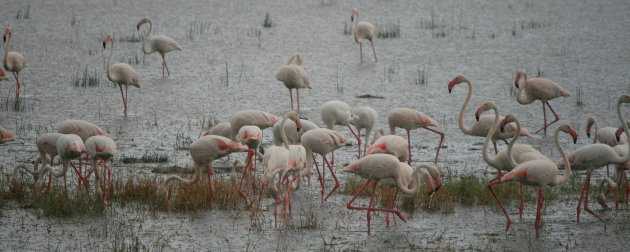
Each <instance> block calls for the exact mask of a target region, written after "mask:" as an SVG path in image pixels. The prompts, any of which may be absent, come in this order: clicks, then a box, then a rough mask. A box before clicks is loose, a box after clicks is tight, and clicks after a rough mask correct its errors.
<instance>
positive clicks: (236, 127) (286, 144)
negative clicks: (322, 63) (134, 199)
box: [0, 9, 630, 236]
mask: <svg viewBox="0 0 630 252" xmlns="http://www.w3.org/2000/svg"><path fill="white" fill-rule="evenodd" d="M351 18H352V21H353V22H354V28H353V33H354V39H355V41H356V42H357V43H358V44H359V49H360V55H361V56H360V59H361V61H363V52H362V51H363V50H362V41H363V40H368V41H369V42H370V44H371V46H372V50H373V53H374V60H375V61H376V60H377V58H376V51H375V49H374V44H373V40H374V38H375V37H376V34H377V30H376V28H375V27H374V25H372V24H371V23H368V22H359V21H358V18H359V12H358V11H357V10H356V9H353V10H352V16H351ZM146 23H148V24H149V28H148V30H147V31H146V33H145V34H144V40H143V42H142V51H143V52H144V53H146V54H149V53H153V52H158V53H159V54H160V55H161V57H162V75H163V76H165V75H170V71H169V69H168V66H167V64H166V58H165V55H166V53H167V52H170V51H173V50H181V49H182V48H181V46H179V44H178V43H177V42H176V41H175V40H174V39H172V38H170V37H167V36H164V35H157V36H149V34H150V32H151V29H152V23H151V21H150V20H149V19H146V18H143V19H142V20H141V21H140V22H139V23H138V24H137V26H136V27H137V29H138V30H139V29H140V27H141V26H142V25H143V24H146ZM11 37H12V30H11V28H6V29H5V30H4V34H3V41H4V43H5V47H4V49H5V52H4V58H3V66H4V69H5V70H6V71H8V72H11V73H13V76H14V78H15V81H16V97H19V93H20V81H19V73H20V71H21V70H22V69H24V68H25V67H26V66H27V64H26V60H25V58H24V57H23V56H22V54H20V53H18V52H14V51H10V48H11V47H10V45H11V44H10V43H11ZM114 41H115V40H114V39H113V37H112V35H111V34H108V35H106V36H105V37H104V39H103V47H104V48H105V47H106V46H107V44H111V49H110V53H109V56H108V59H107V63H106V65H105V68H106V74H107V78H108V79H109V80H110V81H111V82H113V83H115V84H118V85H119V88H120V92H121V96H122V100H123V107H124V115H125V116H126V115H127V109H128V106H127V104H128V103H127V88H128V86H130V85H131V86H135V87H138V88H139V87H140V84H139V83H140V78H139V75H138V73H137V72H136V71H135V70H134V69H133V68H132V67H131V66H130V65H128V64H125V63H116V64H111V59H112V56H113V54H114ZM301 64H302V58H301V57H300V56H299V55H297V54H296V55H293V57H291V58H290V60H289V61H288V62H287V63H286V64H285V65H283V66H281V67H280V69H279V70H278V71H277V72H276V73H275V77H276V79H277V80H278V81H280V82H282V83H283V84H284V85H285V86H286V87H287V88H288V89H289V94H290V101H291V110H290V111H289V112H287V113H286V114H285V115H284V116H282V117H279V116H276V115H273V114H270V113H267V112H264V111H259V110H244V111H240V112H237V113H235V114H234V115H233V116H232V118H231V120H230V121H229V122H223V123H220V124H217V125H215V126H214V127H212V128H210V129H209V130H208V131H207V132H206V133H205V134H204V135H203V136H201V137H199V139H197V140H196V141H194V142H193V143H192V144H190V146H189V151H190V156H191V158H192V160H193V166H194V170H195V173H194V175H193V177H192V178H191V179H185V178H182V177H180V176H177V175H171V176H168V177H167V178H165V179H164V180H163V181H162V182H161V184H160V185H159V187H158V193H159V195H166V194H167V193H168V184H169V183H170V182H171V181H179V182H181V183H183V184H191V183H195V182H197V181H199V180H200V179H202V176H203V175H202V174H203V170H206V171H207V180H208V197H212V196H213V193H212V188H213V186H212V181H213V179H212V176H213V174H214V171H213V169H212V162H213V161H214V160H216V159H219V158H222V157H225V156H228V155H230V154H231V153H235V152H247V153H248V155H247V158H246V164H245V168H244V170H243V173H242V176H241V180H240V182H239V183H238V188H237V189H236V190H237V191H238V193H239V194H240V195H241V196H242V197H243V198H244V199H247V200H248V201H250V199H251V196H250V195H249V194H250V192H248V191H249V190H248V188H251V187H249V186H247V185H248V184H251V185H254V183H255V182H256V181H257V179H256V169H257V166H258V164H257V163H258V160H262V163H261V164H262V167H263V171H262V178H261V179H260V184H259V185H260V190H259V195H258V199H259V200H258V202H259V204H260V202H261V201H262V197H263V192H265V191H266V190H267V187H268V190H269V191H271V194H272V195H273V196H274V197H275V202H276V206H277V205H278V204H279V203H280V202H282V204H283V207H282V211H283V214H285V215H288V214H290V211H291V203H290V202H291V195H292V194H291V193H292V192H294V191H295V190H297V189H299V187H300V184H301V181H302V179H304V177H306V178H307V179H308V181H309V183H310V177H311V171H312V167H313V165H315V170H316V171H317V177H318V181H319V184H320V186H321V191H320V193H321V201H322V202H324V201H326V200H327V199H328V198H329V197H330V196H331V195H332V194H333V193H334V192H335V191H336V190H337V189H338V188H339V185H340V184H339V180H338V179H337V177H336V175H335V173H336V171H335V156H334V151H335V150H337V149H339V148H341V147H342V146H346V145H354V144H356V145H357V146H358V150H357V152H356V157H357V159H358V160H356V161H355V162H353V163H351V164H349V165H347V166H345V167H342V168H340V171H341V172H346V173H354V174H357V175H359V176H361V177H363V178H365V179H366V180H367V181H366V182H365V183H364V184H363V185H362V186H361V187H360V189H359V190H358V192H357V193H356V195H354V197H352V199H351V200H350V201H349V202H348V204H347V208H348V209H352V210H365V211H366V213H367V225H368V232H369V231H370V220H371V214H372V212H374V211H382V212H385V213H386V215H387V217H386V221H387V225H388V226H389V214H392V215H394V220H396V219H395V218H396V217H398V218H399V219H401V220H403V221H406V219H405V217H404V216H403V215H402V213H401V212H400V211H399V210H396V209H394V205H395V204H394V202H395V200H396V194H397V192H398V191H400V192H402V194H404V196H406V197H413V196H415V195H416V194H418V192H419V189H420V181H421V180H422V182H423V183H424V184H425V185H426V187H427V191H428V192H429V194H433V193H435V192H436V191H438V189H439V188H440V186H441V184H442V181H441V178H440V176H441V175H440V170H439V169H438V168H437V167H436V166H435V164H437V159H438V157H439V151H440V149H441V145H442V143H443V141H444V133H443V132H440V131H437V130H435V129H433V128H431V127H437V126H438V123H437V122H436V121H435V120H433V119H432V118H430V117H429V116H427V115H425V114H424V113H422V112H420V111H418V110H415V109H411V108H394V109H391V110H390V112H389V113H388V115H387V120H388V124H389V127H390V134H389V135H384V133H383V130H382V129H373V127H374V124H375V122H376V120H377V117H378V115H377V112H376V110H374V109H373V108H371V107H355V108H353V107H352V106H350V105H348V104H347V103H345V102H342V101H328V102H326V103H324V104H322V105H321V106H320V113H321V120H322V122H323V123H324V124H325V127H322V128H320V127H319V126H317V124H316V123H313V122H311V121H308V120H305V119H300V117H299V114H298V112H297V111H299V110H300V95H299V90H300V89H305V88H308V89H311V88H312V87H311V84H310V77H309V75H308V73H307V72H306V71H305V70H304V69H303V68H302V67H301ZM521 79H522V80H523V81H522V82H521ZM0 80H8V79H7V78H6V77H5V72H4V71H2V69H0ZM461 83H466V84H467V87H468V92H467V96H466V99H465V101H464V103H463V105H462V106H461V110H460V113H459V122H458V124H459V128H460V129H461V131H462V132H463V133H464V134H467V135H472V136H479V137H484V138H485V142H484V145H483V150H482V158H483V159H484V160H485V161H486V162H487V163H488V165H490V166H492V167H494V168H496V169H497V171H498V175H497V177H496V178H495V179H493V180H491V181H490V182H489V183H488V189H489V191H490V193H491V194H492V195H493V196H494V198H495V199H496V201H497V202H498V204H499V206H500V208H501V209H502V211H503V213H504V214H505V217H506V231H507V230H508V229H509V228H510V224H511V220H510V217H509V215H508V213H507V211H506V210H505V208H504V207H503V204H502V203H501V200H500V199H499V198H498V197H497V196H496V194H495V192H494V189H493V186H495V185H497V184H501V183H506V182H511V181H515V182H518V183H520V185H521V192H520V194H521V202H520V205H519V216H520V217H522V213H523V201H522V185H529V186H533V187H534V188H535V189H536V191H537V194H538V207H537V211H536V220H535V229H536V235H537V236H538V234H539V226H540V222H541V208H542V206H543V202H544V195H543V193H542V191H541V189H542V188H543V187H545V186H557V185H560V184H562V183H565V182H567V180H568V179H569V177H570V176H571V175H572V171H573V170H585V171H586V172H587V176H586V181H585V183H584V186H583V189H582V192H581V194H580V200H579V202H578V206H577V221H578V222H579V220H580V211H581V209H582V208H583V209H584V210H585V211H587V212H589V213H590V214H592V215H593V216H595V217H597V218H598V219H600V220H602V217H601V216H599V215H598V214H596V213H594V212H593V211H592V210H591V209H590V208H589V206H588V195H589V187H590V179H591V173H592V172H593V171H594V170H596V169H598V168H600V167H603V166H606V165H616V169H617V178H616V182H614V181H612V180H611V179H609V178H606V179H605V182H606V183H608V184H609V185H610V186H611V187H615V186H616V184H618V183H620V181H621V180H622V179H623V180H624V181H625V183H626V198H627V197H628V193H629V190H628V188H629V187H628V186H627V184H628V179H627V177H626V174H625V170H627V169H628V167H630V162H629V161H630V155H628V152H630V147H629V146H630V145H628V138H629V137H628V125H627V124H626V122H625V119H624V118H623V115H622V113H621V105H622V104H624V103H630V95H621V96H620V97H619V100H618V102H617V107H616V109H617V114H618V117H619V123H620V125H621V126H619V127H602V128H600V129H599V130H598V128H597V124H596V121H595V119H594V118H589V119H588V124H587V129H586V132H587V135H588V136H589V137H590V136H591V135H593V143H592V144H589V145H586V146H583V147H580V148H578V149H576V150H575V151H574V152H572V153H569V154H565V152H564V150H563V149H562V147H561V146H560V144H559V138H560V133H566V134H568V135H569V136H570V137H571V139H573V141H574V142H575V141H576V139H577V133H576V131H575V129H574V128H572V127H571V126H570V125H568V124H562V125H560V126H559V127H556V128H555V130H554V134H553V138H554V143H555V145H556V147H557V149H558V151H559V153H560V155H561V157H562V158H561V160H560V161H558V162H554V161H552V160H551V159H550V158H548V157H547V156H545V155H544V154H542V153H540V152H539V151H538V150H536V149H535V148H533V147H532V146H531V145H528V144H516V141H517V139H518V138H519V136H527V137H532V134H531V133H530V131H528V130H527V129H524V128H522V127H521V125H520V123H519V121H518V119H517V118H516V117H515V116H514V115H512V114H508V115H505V116H502V115H501V114H500V112H499V108H497V106H496V105H495V104H494V103H493V102H492V101H487V102H485V103H483V104H482V105H481V106H480V107H479V108H478V109H477V110H476V111H475V116H476V121H474V122H473V124H472V125H470V126H467V125H465V123H464V114H465V113H466V111H467V107H468V105H469V102H470V99H471V96H472V94H473V85H472V83H471V81H469V80H468V79H467V78H466V77H465V76H463V75H459V76H457V77H455V78H454V79H453V80H452V81H450V82H449V83H448V91H449V93H451V92H454V89H455V87H456V86H457V85H458V84H461ZM514 84H515V85H516V87H517V93H516V101H517V102H518V103H520V104H530V103H533V102H534V101H536V100H540V101H541V103H542V105H543V118H544V124H543V126H542V128H540V129H539V130H537V131H535V132H534V133H535V134H536V133H539V132H540V131H543V133H544V134H545V135H546V134H547V131H548V129H550V126H551V125H552V124H554V123H555V122H557V121H558V120H559V116H558V114H557V113H556V112H555V111H554V110H553V108H552V107H551V105H550V104H549V100H552V99H555V98H558V97H567V96H571V94H570V92H569V91H568V90H567V89H563V88H562V87H561V86H560V85H558V84H557V83H555V82H553V81H551V80H548V79H543V78H533V79H528V78H527V74H526V73H525V72H524V71H517V72H516V77H515V80H514ZM123 86H124V91H123ZM292 89H296V99H297V111H294V106H293V92H292ZM546 108H549V110H550V111H551V112H552V113H553V115H554V116H555V119H554V120H553V121H551V122H547V112H546ZM488 110H492V111H493V113H492V114H484V112H485V111H488ZM336 125H340V126H346V127H347V128H348V129H349V130H350V132H351V133H352V135H353V138H354V139H356V142H355V140H354V139H347V138H345V137H344V136H343V135H342V134H340V133H339V132H338V131H336V130H335V126H336ZM351 126H353V127H354V128H355V129H356V131H355V130H353V128H352V127H351ZM593 126H595V133H593V134H591V129H592V127H593ZM266 128H272V129H273V145H272V146H270V147H267V148H266V149H264V154H261V152H260V151H259V150H260V149H261V144H262V143H261V141H262V132H263V130H264V129H266ZM396 128H402V129H404V130H405V131H406V133H407V134H406V138H404V137H401V136H398V135H396V134H395V133H396V132H395V130H396ZM418 128H422V129H426V130H429V131H432V132H435V133H437V134H439V135H440V141H439V144H438V146H437V147H436V150H437V151H436V156H435V160H434V163H435V164H426V163H424V164H417V165H416V166H415V167H413V168H412V166H411V164H412V148H411V141H410V131H411V130H413V129H418ZM362 129H365V133H364V135H365V137H364V139H362V137H361V130H362ZM57 131H58V132H56V133H48V134H44V135H42V136H39V137H38V138H37V141H36V144H37V148H38V151H39V158H38V159H37V160H36V161H35V165H34V169H33V170H30V169H28V168H25V170H27V171H28V172H29V173H31V174H32V175H33V176H34V178H35V180H36V184H35V185H36V186H35V192H36V193H39V191H40V190H41V189H42V188H43V187H44V183H45V180H46V179H45V178H46V175H48V181H47V186H46V187H47V189H46V190H47V191H48V190H50V186H51V177H57V178H58V177H64V185H65V175H66V172H67V170H68V167H72V168H73V170H74V171H75V173H76V175H77V177H78V185H79V186H84V187H86V188H87V187H88V186H89V180H88V179H89V177H90V175H91V173H94V174H95V181H96V189H95V191H96V195H97V197H99V198H100V199H101V200H102V201H103V202H106V201H107V200H108V199H109V196H108V193H109V188H110V183H111V182H110V180H111V169H110V168H109V167H108V166H107V162H108V161H110V160H112V157H113V156H115V155H116V154H117V153H118V150H117V147H116V144H115V142H114V141H113V140H112V137H111V135H109V134H108V133H107V132H106V131H105V130H103V129H101V128H100V127H99V126H97V125H95V124H93V123H90V122H86V121H81V120H66V121H64V122H62V123H61V124H59V125H58V127H57ZM373 131H374V136H373V138H372V139H371V141H370V136H371V135H372V133H373ZM14 138H15V137H14V136H13V134H11V133H10V132H9V131H7V130H5V129H3V128H1V127H0V143H3V142H6V141H11V140H13V139H14ZM498 140H503V141H505V142H506V144H508V148H507V149H506V150H501V151H498V149H497V145H496V142H497V141H498ZM508 140H510V141H509V143H508V142H507V141H508ZM598 141H599V142H600V143H597V142H598ZM490 142H492V144H493V146H494V152H495V156H494V157H491V156H489V154H488V148H489V144H490ZM83 153H86V154H87V159H89V160H90V163H91V169H85V170H83V168H82V165H81V164H82V161H81V160H82V158H81V157H82V156H83ZM315 154H319V156H321V163H318V162H317V161H316V158H315V157H316V155H315ZM329 154H330V155H329ZM56 156H58V159H57V162H55V160H56V159H55V157H56ZM328 157H330V158H328ZM75 159H79V165H78V167H77V166H76V165H75V164H74V163H73V162H72V160H75ZM59 163H61V165H62V167H61V170H57V169H55V168H54V165H56V164H59ZM560 168H563V169H564V172H563V173H562V175H560V174H559V169H560ZM326 169H328V171H329V172H330V174H331V175H330V176H332V179H333V181H334V185H333V186H332V189H330V190H328V191H327V188H326V179H325V177H326ZM16 170H17V169H16ZM504 173H505V174H504ZM608 176H609V174H608ZM276 179H277V182H275V180H276ZM378 183H380V184H382V185H384V186H385V188H387V189H389V188H394V189H396V193H395V194H394V196H393V197H392V196H391V194H390V193H389V190H387V207H386V208H379V207H376V201H375V192H376V186H377V184H378ZM368 186H371V189H372V192H371V197H370V200H369V203H368V205H367V207H361V206H355V205H353V203H354V202H355V200H356V199H357V197H358V196H359V195H360V194H361V193H362V192H363V191H364V190H365V189H366V188H367V187H368ZM616 198H617V199H616V202H615V207H618V196H617V197H616ZM602 205H603V206H605V207H607V206H606V204H605V201H604V202H603V203H602ZM274 216H277V210H276V211H274Z"/></svg>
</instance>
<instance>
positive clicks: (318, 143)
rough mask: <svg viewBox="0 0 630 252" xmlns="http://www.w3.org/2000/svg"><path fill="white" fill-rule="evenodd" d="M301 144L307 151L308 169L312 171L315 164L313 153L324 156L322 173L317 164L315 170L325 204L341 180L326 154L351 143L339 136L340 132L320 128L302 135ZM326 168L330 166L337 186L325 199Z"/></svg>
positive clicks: (335, 187)
mask: <svg viewBox="0 0 630 252" xmlns="http://www.w3.org/2000/svg"><path fill="white" fill-rule="evenodd" d="M301 143H302V145H303V146H304V148H305V149H306V159H307V161H306V162H307V164H306V166H307V169H312V167H313V163H314V162H315V160H314V156H313V153H317V154H319V155H321V156H322V172H321V173H320V172H319V167H318V166H317V163H315V166H316V167H315V168H316V169H317V177H318V178H319V183H320V185H321V186H322V190H321V194H322V202H324V201H326V199H328V197H330V195H331V194H332V193H333V192H335V190H337V188H339V180H338V179H337V176H336V175H335V172H334V171H333V165H332V164H331V163H330V162H328V159H327V158H326V154H328V153H329V152H332V151H334V150H336V149H339V148H341V147H342V146H344V145H346V144H349V142H348V140H347V139H346V138H344V137H343V136H342V135H341V134H339V132H336V131H334V130H330V129H327V128H318V129H312V130H309V131H308V132H306V133H304V135H302V139H301ZM333 158H334V156H333ZM333 162H334V160H333ZM326 166H328V169H329V170H330V173H331V174H332V177H333V179H334V180H335V186H334V187H333V189H332V190H331V191H330V192H329V193H328V195H326V197H324V193H325V191H326V184H325V183H324V178H325V176H326Z"/></svg>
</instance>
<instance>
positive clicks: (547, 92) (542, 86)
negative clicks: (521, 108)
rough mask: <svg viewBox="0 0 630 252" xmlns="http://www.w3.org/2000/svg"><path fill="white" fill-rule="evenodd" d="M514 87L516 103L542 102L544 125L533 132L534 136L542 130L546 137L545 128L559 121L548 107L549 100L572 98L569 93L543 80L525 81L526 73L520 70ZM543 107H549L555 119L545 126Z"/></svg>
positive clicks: (556, 115)
mask: <svg viewBox="0 0 630 252" xmlns="http://www.w3.org/2000/svg"><path fill="white" fill-rule="evenodd" d="M521 78H523V85H522V86H519V81H520V79H521ZM514 85H516V88H517V89H518V91H516V101H517V102H518V103H520V104H523V105H526V104H530V103H532V102H534V101H536V100H540V101H541V102H542V105H543V117H544V121H545V124H544V126H543V127H542V128H540V129H539V130H537V131H536V132H534V134H537V133H538V132H540V131H541V130H544V132H545V135H547V127H549V125H551V124H554V123H555V122H557V121H558V120H560V117H558V114H556V111H554V110H553V108H551V105H549V100H552V99H555V98H558V97H566V96H572V95H571V93H570V92H569V90H568V89H566V88H562V87H561V86H560V85H558V84H557V83H555V82H553V81H551V80H548V79H543V78H533V79H527V73H525V71H522V70H520V71H517V72H516V77H515V78H514ZM521 93H523V95H522V96H521ZM545 106H547V107H549V109H550V110H551V113H553V115H554V116H555V117H556V119H555V120H553V121H552V122H550V123H549V124H547V112H546V110H545Z"/></svg>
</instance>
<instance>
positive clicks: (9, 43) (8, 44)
mask: <svg viewBox="0 0 630 252" xmlns="http://www.w3.org/2000/svg"><path fill="white" fill-rule="evenodd" d="M11 37H12V36H11V34H9V37H8V38H7V42H6V43H5V44H4V59H3V60H2V63H3V65H4V67H5V68H6V67H7V65H8V63H9V59H8V58H9V47H11ZM7 70H8V69H7Z"/></svg>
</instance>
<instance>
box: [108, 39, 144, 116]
mask: <svg viewBox="0 0 630 252" xmlns="http://www.w3.org/2000/svg"><path fill="white" fill-rule="evenodd" d="M109 42H111V44H112V45H111V49H110V50H109V57H108V58H107V63H106V65H105V72H106V73H107V79H108V80H109V81H111V82H114V83H116V84H118V87H119V88H120V95H121V96H122V99H123V106H124V108H125V109H124V110H123V114H124V115H125V116H127V105H128V104H127V88H128V87H129V85H131V86H134V87H137V88H140V76H139V75H138V72H136V70H135V69H133V67H131V66H130V65H128V64H126V63H116V64H113V65H112V64H111V63H112V57H113V56H114V40H113V39H112V35H111V34H107V35H105V38H103V49H105V47H106V46H107V43H109ZM123 85H124V86H125V92H124V93H123V90H122V86H123Z"/></svg>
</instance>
